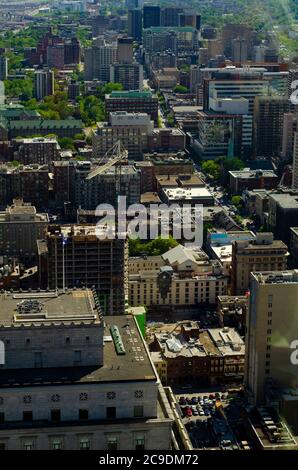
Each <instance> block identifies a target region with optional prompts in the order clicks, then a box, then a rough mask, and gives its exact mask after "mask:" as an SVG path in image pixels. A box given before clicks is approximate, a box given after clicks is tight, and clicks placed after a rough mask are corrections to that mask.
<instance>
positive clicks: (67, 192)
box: [53, 161, 80, 209]
mask: <svg viewBox="0 0 298 470" xmlns="http://www.w3.org/2000/svg"><path fill="white" fill-rule="evenodd" d="M79 163H80V162H78V164H79ZM76 164H77V162H75V161H66V162H64V161H56V162H54V163H53V190H54V197H55V205H56V207H57V208H59V209H61V208H64V203H67V202H70V203H73V204H74V202H75V168H76Z"/></svg>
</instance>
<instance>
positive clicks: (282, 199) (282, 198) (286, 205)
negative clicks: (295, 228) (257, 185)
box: [269, 193, 298, 209]
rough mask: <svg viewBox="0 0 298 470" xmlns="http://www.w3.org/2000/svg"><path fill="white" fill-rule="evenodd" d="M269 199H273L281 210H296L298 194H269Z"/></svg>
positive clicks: (297, 207)
mask: <svg viewBox="0 0 298 470" xmlns="http://www.w3.org/2000/svg"><path fill="white" fill-rule="evenodd" d="M269 199H273V200H274V201H275V202H276V204H278V205H279V206H280V207H282V208H283V209H298V193H297V194H292V193H271V194H269Z"/></svg>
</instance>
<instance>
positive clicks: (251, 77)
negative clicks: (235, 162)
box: [201, 67, 270, 158]
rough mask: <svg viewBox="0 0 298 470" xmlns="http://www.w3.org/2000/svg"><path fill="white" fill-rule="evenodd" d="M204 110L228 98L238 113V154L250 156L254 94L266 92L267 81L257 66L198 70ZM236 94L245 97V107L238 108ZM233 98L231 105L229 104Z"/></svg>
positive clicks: (267, 90)
mask: <svg viewBox="0 0 298 470" xmlns="http://www.w3.org/2000/svg"><path fill="white" fill-rule="evenodd" d="M201 73H202V77H203V96H204V110H210V109H212V103H218V101H219V100H222V99H224V98H230V100H231V101H230V103H229V107H234V114H239V115H241V116H242V121H243V130H242V146H241V147H242V150H241V152H242V155H243V156H244V157H246V158H251V156H252V152H253V114H254V101H255V98H256V96H259V95H266V94H267V95H268V94H269V90H270V80H269V79H268V78H265V77H264V71H263V69H260V68H257V67H256V68H253V67H252V68H250V69H249V70H247V69H245V68H240V67H225V68H214V69H202V70H201ZM239 97H241V98H244V99H246V100H247V103H248V108H247V110H245V109H244V106H242V103H241V106H240V107H238V110H237V103H238V104H239V101H238V100H239ZM233 100H236V101H234V105H233V104H232V102H233Z"/></svg>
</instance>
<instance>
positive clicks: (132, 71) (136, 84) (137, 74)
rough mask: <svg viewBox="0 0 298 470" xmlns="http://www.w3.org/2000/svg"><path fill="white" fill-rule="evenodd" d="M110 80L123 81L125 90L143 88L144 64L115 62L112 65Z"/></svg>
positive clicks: (114, 81)
mask: <svg viewBox="0 0 298 470" xmlns="http://www.w3.org/2000/svg"><path fill="white" fill-rule="evenodd" d="M110 81H111V82H113V83H121V85H122V87H123V90H142V89H143V66H142V65H140V64H137V63H136V64H119V63H117V64H113V65H111V66H110Z"/></svg>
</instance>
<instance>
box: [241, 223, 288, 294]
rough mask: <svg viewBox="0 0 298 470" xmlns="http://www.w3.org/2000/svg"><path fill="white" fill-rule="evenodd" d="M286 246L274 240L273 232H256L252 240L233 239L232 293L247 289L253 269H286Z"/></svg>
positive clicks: (242, 291) (244, 291) (243, 291)
mask: <svg viewBox="0 0 298 470" xmlns="http://www.w3.org/2000/svg"><path fill="white" fill-rule="evenodd" d="M287 252H288V247H287V245H285V243H283V242H282V241H281V240H274V239H273V233H271V232H269V233H257V235H256V237H255V239H254V240H241V241H235V242H234V243H233V247H232V290H233V295H243V294H245V293H246V292H247V291H248V289H249V282H250V273H251V272H253V271H283V270H284V269H287V255H288V253H287Z"/></svg>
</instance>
